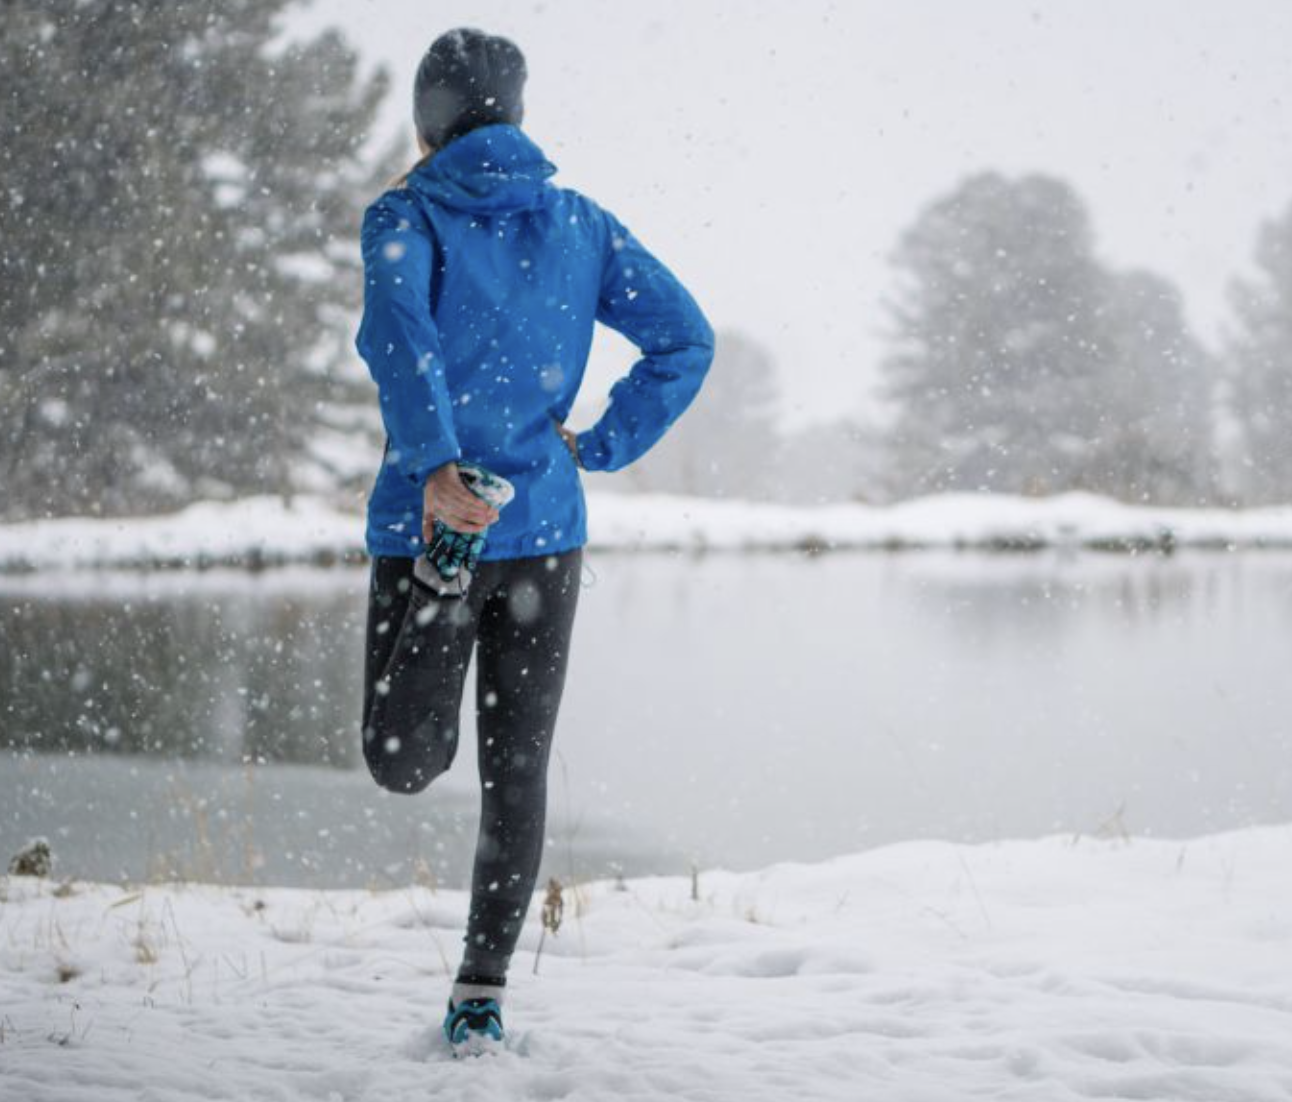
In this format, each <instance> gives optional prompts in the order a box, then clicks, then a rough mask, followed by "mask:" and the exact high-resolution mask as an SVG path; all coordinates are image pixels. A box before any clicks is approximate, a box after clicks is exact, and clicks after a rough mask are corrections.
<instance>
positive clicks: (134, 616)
mask: <svg viewBox="0 0 1292 1102" xmlns="http://www.w3.org/2000/svg"><path fill="white" fill-rule="evenodd" d="M590 564H591V565H592V567H593V570H594V571H595V576H596V581H595V584H593V585H592V586H591V587H590V588H588V589H587V590H586V591H585V592H584V593H583V595H582V597H581V604H580V614H579V620H578V623H577V625H576V631H575V640H574V644H573V657H572V666H571V674H570V682H569V686H568V688H567V695H566V702H565V706H564V710H563V715H562V723H561V727H560V730H559V732H558V735H557V744H556V749H555V751H554V756H553V767H552V774H551V784H550V792H551V804H550V806H549V816H548V835H549V849H548V855H547V858H546V859H545V861H546V863H545V867H544V873H543V875H548V874H554V875H570V874H574V875H580V876H584V875H606V874H607V873H609V872H611V871H616V870H622V871H624V872H626V873H629V874H633V873H638V872H653V871H658V872H680V871H684V870H685V868H686V865H687V864H688V863H689V861H691V860H694V861H696V862H698V863H700V864H701V865H705V866H710V865H726V866H728V867H749V866H753V865H760V864H765V863H767V862H770V861H774V860H783V859H813V858H818V857H822V856H827V855H830V854H834V853H840V852H845V851H849V850H854V849H858V848H863V847H867V846H873V845H876V844H879V843H883V842H887V841H892V840H898V839H904V838H913V837H942V838H950V839H965V840H980V839H988V838H994V837H1002V836H1018V835H1037V834H1044V833H1051V832H1054V831H1071V832H1090V831H1094V830H1097V829H1100V828H1101V825H1102V826H1103V828H1104V829H1109V830H1111V829H1122V828H1123V827H1124V828H1125V829H1126V830H1128V831H1131V832H1132V833H1156V834H1160V835H1188V834H1196V833H1201V832H1205V831H1212V830H1218V829H1225V828H1229V827H1234V826H1240V825H1243V824H1246V823H1250V822H1266V821H1285V820H1287V819H1290V818H1292V766H1290V764H1289V763H1290V760H1292V759H1290V758H1289V751H1290V750H1292V722H1290V721H1289V718H1288V717H1289V716H1292V681H1290V680H1289V678H1288V677H1287V676H1286V671H1287V670H1288V669H1289V668H1292V632H1289V627H1290V626H1292V557H1289V556H1284V555H1278V554H1253V555H1247V556H1223V555H1212V556H1207V555H1192V556H1176V557H1174V558H1169V559H1133V558H1124V557H1111V556H1109V557H1101V556H1091V555H1082V556H1076V557H1064V556H1060V555H1036V556H1026V557H1011V556H1005V557H991V556H970V555H955V554H936V553H923V554H907V555H894V556H885V555H865V554H860V555H842V554H841V555H831V556H825V557H822V558H818V559H807V560H805V559H802V558H799V557H797V556H735V555H720V556H710V557H704V558H691V557H686V556H666V555H661V556H643V555H636V556H629V555H622V556H612V555H601V556H596V557H593V558H591V559H590ZM366 582H367V575H366V571H363V570H355V569H337V570H318V571H312V570H282V571H271V572H268V573H265V574H262V575H257V576H249V575H242V574H238V573H232V572H224V573H220V572H212V573H210V574H203V575H160V576H155V577H152V578H145V577H137V576H129V575H93V574H81V575H73V576H70V577H68V578H64V579H58V580H54V579H51V578H46V577H32V578H22V579H16V578H10V579H4V580H3V583H2V586H0V633H2V634H0V640H2V642H0V691H2V692H3V697H2V702H0V745H3V746H5V747H7V748H8V754H9V758H8V761H7V762H5V764H4V766H3V768H2V769H0V801H3V803H2V805H0V806H2V807H3V810H2V811H0V843H3V848H4V850H5V851H6V853H7V852H9V851H12V850H13V849H14V848H16V846H17V845H18V844H20V843H21V842H22V841H23V840H25V838H26V837H27V836H28V835H30V834H35V833H43V834H46V835H48V836H50V838H51V841H53V843H54V849H55V851H56V853H58V854H60V855H61V856H62V859H63V871H65V872H68V873H75V874H78V875H96V876H104V877H117V876H140V875H145V874H146V873H148V872H153V873H156V874H164V873H165V872H166V871H167V870H169V871H171V872H179V873H187V874H192V875H203V876H220V877H236V878H250V879H258V880H261V881H264V882H275V883H309V884H385V883H391V882H401V880H403V881H406V880H407V879H408V878H409V877H410V876H415V875H430V876H432V877H434V878H435V879H436V880H438V881H439V882H441V883H453V884H462V883H465V880H466V876H467V875H468V872H469V867H470V854H471V847H472V843H473V840H474V833H475V823H476V816H477V815H478V795H477V793H476V789H475V785H476V781H475V778H474V776H473V770H474V762H475V754H474V752H473V751H472V750H470V749H469V748H468V745H467V743H469V741H470V740H471V739H473V738H474V731H473V729H472V727H471V724H470V711H471V709H470V708H469V707H468V708H466V709H465V710H464V720H465V721H466V722H465V723H464V730H463V737H464V740H466V741H465V742H464V745H463V747H462V751H461V752H460V754H459V758H458V764H456V765H455V767H454V770H453V771H452V772H451V773H450V774H449V775H447V776H446V777H443V778H440V779H439V780H437V781H436V783H435V785H433V786H432V788H431V789H430V790H428V791H427V792H426V793H423V794H422V795H420V796H418V797H411V798H410V797H397V796H392V795H390V794H387V793H383V792H380V791H379V790H378V789H376V787H375V786H374V785H373V784H372V782H371V781H370V780H369V779H368V776H367V772H366V770H365V769H364V767H363V765H362V759H361V755H360V754H359V752H358V750H359V747H358V737H359V736H358V702H359V694H360V688H361V652H362V634H363V624H364V611H365V610H364V602H365V598H366Z"/></svg>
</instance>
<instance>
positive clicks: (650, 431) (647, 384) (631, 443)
mask: <svg viewBox="0 0 1292 1102" xmlns="http://www.w3.org/2000/svg"><path fill="white" fill-rule="evenodd" d="M601 215H602V217H604V218H605V220H606V228H607V234H606V244H605V253H604V263H603V269H602V277H601V293H600V298H599V301H598V303H597V320H598V321H600V322H604V323H605V324H606V325H608V326H610V327H611V328H612V329H614V330H616V331H617V332H619V333H622V334H623V335H624V336H625V337H627V338H628V339H629V340H630V341H632V342H633V344H635V345H636V346H637V348H638V349H639V350H640V352H641V358H640V359H639V360H638V361H637V362H636V363H635V364H633V366H632V369H631V370H630V371H629V372H628V374H627V375H625V376H624V377H623V378H622V379H620V380H619V381H618V382H617V383H615V385H614V386H613V387H611V389H610V405H609V406H608V408H607V409H606V411H605V413H604V414H603V415H602V417H601V419H600V420H599V421H597V423H596V424H595V425H593V426H592V427H591V428H590V429H588V430H587V431H586V432H581V433H579V434H578V436H577V438H576V444H577V447H578V452H579V463H580V464H581V465H582V466H583V467H584V469H586V470H589V471H615V470H618V469H619V468H620V467H624V466H627V465H628V464H629V463H631V462H633V461H634V460H635V459H638V458H639V457H640V456H642V455H643V454H645V452H646V451H647V450H648V449H649V448H651V447H652V446H653V445H654V444H655V443H656V442H657V441H658V440H659V439H660V437H662V436H663V435H664V433H665V432H666V431H667V430H668V428H669V426H670V425H672V424H673V422H674V421H676V420H677V418H678V417H679V416H681V414H682V411H683V410H685V409H686V407H687V406H688V405H690V404H691V400H692V399H693V398H694V397H695V395H696V393H697V392H698V391H699V389H700V384H701V383H702V382H703V381H704V376H705V374H706V373H707V372H708V370H709V364H710V363H711V362H712V360H713V343H714V340H713V330H712V328H711V327H710V326H709V323H708V321H707V320H706V319H705V316H704V314H703V313H702V312H701V311H700V307H699V306H698V305H697V304H696V301H695V299H693V298H692V297H691V295H690V293H689V292H688V291H687V289H686V288H685V287H683V286H682V284H681V283H680V282H678V279H677V277H676V276H674V275H673V273H672V272H670V271H669V270H668V268H666V267H665V266H664V265H663V264H662V263H661V262H660V261H659V260H657V259H656V258H655V257H654V256H652V255H651V254H650V253H649V252H648V251H647V250H646V249H645V248H644V247H643V246H642V244H641V242H640V241H638V240H637V239H636V238H635V237H634V236H633V235H632V234H631V233H630V232H629V231H628V230H627V229H625V228H624V226H623V224H622V223H620V222H619V220H618V219H616V218H615V217H614V215H612V214H610V213H609V212H608V211H601Z"/></svg>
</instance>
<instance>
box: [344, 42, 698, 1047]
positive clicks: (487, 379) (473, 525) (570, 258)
mask: <svg viewBox="0 0 1292 1102" xmlns="http://www.w3.org/2000/svg"><path fill="white" fill-rule="evenodd" d="M525 78H526V67H525V61H524V58H523V57H522V55H521V53H520V51H519V50H518V49H517V48H516V46H515V45H514V44H512V43H511V42H509V41H507V40H506V39H503V38H498V37H494V36H490V35H486V34H484V33H482V32H480V31H476V30H470V29H462V30H456V31H451V32H449V33H448V34H445V35H443V36H442V37H440V38H438V39H436V41H435V42H434V43H432V45H431V47H430V49H429V51H428V52H427V54H426V56H425V57H424V58H423V60H422V63H421V65H420V67H419V69H418V72H417V79H416V83H415V88H414V118H415V122H416V125H417V135H418V144H419V147H420V149H421V151H422V154H423V156H422V159H421V160H420V161H419V162H418V163H417V164H416V165H415V166H414V167H413V169H412V170H411V171H410V172H409V173H408V175H407V176H406V177H405V179H404V180H403V181H402V183H401V184H400V185H398V186H396V187H393V188H392V189H391V190H389V191H387V192H386V193H385V194H383V195H382V196H381V197H380V198H378V199H377V200H376V201H375V202H374V203H373V204H372V205H371V206H369V207H368V209H367V211H366V213H365V215H364V220H363V230H362V247H363V261H364V313H363V320H362V323H361V325H360V328H359V333H358V338H357V342H356V343H357V346H358V349H359V352H360V354H361V355H362V356H363V358H364V360H365V361H366V363H367V365H368V368H369V370H370V372H371V373H372V376H373V378H374V380H375V381H376V383H377V387H378V393H379V400H380V405H381V412H382V417H383V421H384V424H385V428H386V435H387V439H386V451H385V457H384V461H383V463H382V465H381V469H380V472H379V474H378V476H377V480H376V485H375V487H374V489H373V492H372V495H371V497H370V499H369V503H368V528H367V547H368V551H369V553H370V554H371V556H372V560H373V561H372V576H371V588H370V594H369V612H368V635H367V660H366V678H365V694H364V696H365V699H364V729H363V739H364V742H363V749H364V756H365V759H366V761H367V763H368V767H369V769H370V770H371V772H372V775H373V777H374V778H375V779H376V781H377V783H378V784H380V785H381V786H382V787H384V788H387V789H389V790H391V791H393V792H403V793H416V792H420V791H421V790H422V789H424V788H425V787H426V786H427V785H428V784H430V782H431V781H432V780H434V779H435V777H437V776H438V775H439V774H441V773H443V772H444V771H445V770H446V769H448V768H449V766H450V764H451V763H452V761H453V758H454V755H455V754H456V752H457V744H458V714H459V709H460V706H461V700H462V693H463V681H464V678H465V674H466V669H467V664H468V662H469V661H470V657H471V654H472V651H473V649H474V650H475V653H476V658H477V664H478V678H477V685H476V715H477V725H478V733H479V758H478V768H479V772H480V781H481V785H482V803H483V806H482V815H481V823H480V834H479V838H478V841H477V848H476V854H475V864H474V868H473V875H472V882H471V907H470V913H469V917H468V920H467V930H466V934H465V936H464V939H463V940H464V942H465V945H466V948H465V951H464V954H463V958H462V963H461V966H460V968H459V969H458V972H457V976H456V980H455V982H454V984H453V989H452V993H451V995H450V998H449V1002H448V1013H447V1015H446V1018H445V1022H444V1028H445V1033H446V1035H447V1036H448V1038H449V1040H450V1042H452V1043H453V1044H454V1051H455V1052H458V1051H464V1050H468V1051H477V1050H479V1049H481V1048H486V1047H490V1045H492V1044H497V1043H500V1042H501V1041H502V1036H503V1033H502V1011H501V1007H502V996H503V991H504V987H505V982H506V973H507V968H508V964H509V962H510V958H511V954H512V951H513V949H514V948H515V945H516V941H517V938H518V937H519V934H520V929H521V924H522V922H523V920H524V917H525V913H526V911H527V909H528V907H529V903H530V900H531V897H532V894H533V890H534V883H535V880H536V879H537V874H538V867H539V862H540V859H541V857H542V851H543V832H544V826H545V816H546V772H547V763H548V756H549V752H550V750H551V744H552V736H553V732H554V729H555V725H556V716H557V710H558V708H559V705H560V700H561V691H562V686H563V683H564V678H565V670H566V662H567V659H568V656H569V643H570V633H571V629H572V626H573V622H574V613H575V606H576V602H577V599H578V591H579V578H580V556H581V553H582V552H581V549H582V547H583V544H584V542H585V540H586V523H585V509H584V500H583V492H582V488H581V485H580V476H579V469H580V468H582V469H583V470H588V471H613V470H617V469H619V468H621V467H623V466H625V465H626V464H628V463H631V462H633V461H634V460H635V459H637V458H638V457H640V456H641V455H642V454H643V453H644V452H646V450H647V449H648V448H650V447H651V446H652V445H653V444H654V443H655V442H656V441H657V440H659V439H660V437H661V436H662V435H663V434H664V432H665V431H666V430H667V429H668V427H669V426H670V425H671V424H672V423H673V422H674V421H675V420H676V418H677V417H678V416H679V414H681V413H682V411H683V410H684V409H685V408H686V407H687V405H688V404H689V403H690V401H691V400H692V398H693V397H694V396H695V394H696V392H697V390H698V389H699V387H700V384H701V381H702V380H703V378H704V375H705V373H706V372H707V370H708V368H709V364H710V362H711V360H712V358H713V332H712V330H711V329H710V327H709V325H708V323H707V321H706V320H705V318H704V315H703V314H702V313H701V311H700V309H699V307H698V306H697V305H696V303H695V301H694V300H693V299H692V297H691V296H690V294H688V293H687V291H686V290H685V289H684V288H683V287H682V285H681V284H680V283H679V282H678V281H677V279H676V278H675V277H674V276H673V275H672V273H671V272H669V270H668V269H667V268H666V267H664V265H663V264H661V263H660V262H659V261H658V260H657V259H655V257H653V256H652V255H651V254H650V253H649V252H647V250H646V249H645V248H643V246H642V245H641V244H640V242H638V241H637V239H636V238H634V237H633V235H632V234H631V233H629V232H628V230H626V229H625V228H624V227H623V225H622V224H621V223H620V222H619V221H618V220H617V219H615V217H614V216H613V215H611V214H609V213H608V212H607V211H605V210H604V209H602V208H601V207H599V206H598V205H597V204H596V203H594V202H593V201H592V200H591V199H588V198H587V197H585V196H583V195H581V194H579V193H578V192H576V191H572V190H569V189H565V188H559V187H556V186H555V185H553V184H552V183H551V181H550V177H551V176H552V174H553V173H554V172H555V168H554V166H553V165H551V164H550V163H549V162H548V161H547V160H546V159H545V158H544V156H543V154H542V152H541V151H540V150H539V148H538V147H537V146H536V145H535V144H534V143H533V142H532V141H531V140H530V139H529V138H528V137H527V136H526V135H525V133H524V132H523V131H522V130H521V129H520V123H521V121H522V116H523V105H522V91H523V86H524V82H525ZM597 321H601V322H603V323H605V324H607V325H609V326H611V327H612V328H614V329H616V330H617V331H619V332H620V333H623V334H624V335H626V336H627V337H628V338H629V339H630V340H631V341H632V342H633V343H634V344H636V345H637V346H638V348H639V349H640V351H641V358H640V359H639V360H638V361H637V362H636V363H635V364H634V365H633V367H632V369H631V370H630V371H629V373H628V374H627V375H626V376H625V377H624V378H622V379H620V380H619V381H618V382H617V383H616V384H615V385H614V387H613V388H612V390H611V392H610V403H609V405H608V407H607V409H606V411H605V413H604V414H603V416H602V417H601V418H600V419H599V420H598V421H597V423H596V424H594V425H593V426H592V427H591V428H589V429H587V430H586V431H584V432H580V433H577V434H575V433H573V432H571V431H569V430H567V429H566V428H565V427H564V422H565V419H566V417H567V416H568V414H569V412H570V407H571V406H572V405H573V403H574V399H575V396H576V394H577V393H578V389H579V383H580V381H581V379H582V377H583V372H584V366H585V363H586V361H587V357H588V351H589V348H590V346H591V342H592V334H593V327H594V323H595V322H597ZM460 461H461V462H463V463H468V462H469V463H471V464H473V465H477V466H479V467H481V468H484V469H486V470H487V471H488V472H491V473H492V474H493V475H496V476H499V477H500V478H501V479H503V480H505V481H506V482H509V483H510V484H511V486H512V488H513V490H514V497H513V499H512V500H511V501H510V502H509V503H508V504H507V505H506V506H505V507H503V508H501V509H497V508H495V507H493V506H491V505H489V504H487V503H486V502H485V501H483V500H481V499H480V498H479V497H477V496H475V494H473V493H472V492H471V491H470V490H469V489H468V488H467V487H466V485H465V484H464V481H463V479H462V477H461V476H460V474H459V471H458V467H457V464H458V463H459V462H460ZM437 519H438V520H439V521H440V522H441V523H442V524H443V525H446V526H447V527H448V528H450V529H453V530H456V531H457V532H460V533H467V534H477V533H483V534H484V538H485V544H484V548H483V551H482V552H481V553H480V555H479V565H478V567H477V569H476V570H475V571H474V574H473V577H472V579H471V582H470V585H469V587H468V588H467V590H466V592H465V594H464V595H462V596H448V595H445V594H443V593H441V592H438V591H437V590H435V589H433V588H431V587H429V586H427V585H425V584H423V581H422V578H423V577H424V576H425V573H424V570H422V569H419V570H418V573H417V575H416V576H415V575H414V568H415V567H417V566H418V560H419V558H421V559H422V562H423V564H424V563H425V556H426V552H427V550H428V545H429V544H430V541H431V535H432V529H433V525H434V524H435V522H436V520H437Z"/></svg>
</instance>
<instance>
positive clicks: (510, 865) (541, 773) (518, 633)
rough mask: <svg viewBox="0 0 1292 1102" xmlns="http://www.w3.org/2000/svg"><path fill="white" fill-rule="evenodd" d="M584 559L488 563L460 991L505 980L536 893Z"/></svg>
mask: <svg viewBox="0 0 1292 1102" xmlns="http://www.w3.org/2000/svg"><path fill="white" fill-rule="evenodd" d="M581 564H582V553H581V551H580V550H579V549H577V548H576V549H575V550H573V551H568V552H565V553H564V554H561V555H549V556H542V557H538V558H525V559H513V560H510V561H507V562H505V563H497V564H489V565H491V566H497V567H499V568H501V570H500V572H499V582H498V584H496V585H494V586H491V587H490V592H489V595H488V596H487V597H486V599H485V603H484V606H483V608H482V609H481V613H480V629H479V651H478V653H477V659H478V661H479V671H478V673H479V676H478V682H477V686H476V692H477V699H476V715H477V717H478V730H479V768H480V783H481V788H482V792H481V815H480V835H479V839H478V841H477V844H476V856H475V865H474V868H473V870H472V879H471V910H470V914H469V916H468V920H467V932H466V936H465V938H464V940H465V942H466V951H465V953H464V954H463V959H462V966H461V968H460V969H459V970H458V977H457V979H458V985H459V987H458V990H459V991H460V992H465V991H466V990H467V988H466V985H476V984H496V985H499V986H501V985H502V983H503V981H504V979H505V977H506V973H507V966H508V964H509V963H510V960H511V954H512V951H513V950H514V949H515V946H516V941H517V940H518V938H519V937H520V928H521V924H522V922H523V921H524V918H525V912H526V911H527V910H528V908H529V903H530V899H531V897H532V896H533V893H534V883H535V880H536V879H537V877H538V868H539V863H540V861H541V860H542V856H543V841H544V830H545V827H546V814H547V763H548V757H549V755H550V753H551V748H552V736H553V734H554V733H555V730H556V716H557V712H558V710H559V708H560V704H561V693H562V690H563V688H564V686H565V671H566V665H567V662H568V659H569V653H570V634H571V631H572V629H573V626H574V613H575V607H576V605H577V603H578V597H579V578H580V568H581Z"/></svg>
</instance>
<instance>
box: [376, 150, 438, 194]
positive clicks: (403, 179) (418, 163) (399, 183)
mask: <svg viewBox="0 0 1292 1102" xmlns="http://www.w3.org/2000/svg"><path fill="white" fill-rule="evenodd" d="M434 156H435V150H434V149H431V150H427V152H426V154H425V155H424V156H421V157H419V158H418V159H417V160H415V161H414V162H413V163H412V164H411V165H409V166H408V167H407V168H406V169H404V171H403V172H401V173H399V175H397V176H392V177H391V178H390V180H389V181H388V182H387V184H386V187H387V188H396V187H404V186H405V185H406V184H407V183H408V178H409V177H410V176H411V175H412V174H413V173H414V172H416V171H417V170H418V169H419V168H421V167H422V165H424V164H426V162H427V161H429V160H430V159H431V158H432V157H434Z"/></svg>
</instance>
